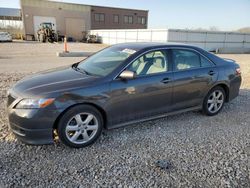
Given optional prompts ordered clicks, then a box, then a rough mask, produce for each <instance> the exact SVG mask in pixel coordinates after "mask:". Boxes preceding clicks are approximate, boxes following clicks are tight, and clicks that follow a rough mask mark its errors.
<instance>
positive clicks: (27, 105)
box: [15, 98, 55, 109]
mask: <svg viewBox="0 0 250 188" xmlns="http://www.w3.org/2000/svg"><path fill="white" fill-rule="evenodd" d="M54 100H55V99H53V98H49V99H23V100H21V101H20V102H19V103H18V104H17V105H16V107H15V108H21V109H34V108H44V107H46V106H48V105H50V104H51V103H52V102H53V101H54Z"/></svg>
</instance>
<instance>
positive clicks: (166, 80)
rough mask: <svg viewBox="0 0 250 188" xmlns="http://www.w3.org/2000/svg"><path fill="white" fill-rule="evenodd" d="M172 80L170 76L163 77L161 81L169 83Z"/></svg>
mask: <svg viewBox="0 0 250 188" xmlns="http://www.w3.org/2000/svg"><path fill="white" fill-rule="evenodd" d="M170 81H171V79H170V78H163V79H162V81H161V82H162V83H164V84H167V83H169V82H170Z"/></svg>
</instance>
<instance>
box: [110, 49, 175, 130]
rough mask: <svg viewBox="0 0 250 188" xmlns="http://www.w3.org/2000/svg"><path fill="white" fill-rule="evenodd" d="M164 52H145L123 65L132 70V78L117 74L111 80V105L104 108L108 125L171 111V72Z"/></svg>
mask: <svg viewBox="0 0 250 188" xmlns="http://www.w3.org/2000/svg"><path fill="white" fill-rule="evenodd" d="M168 54H169V52H168V51H167V50H157V51H151V52H148V53H145V54H144V55H142V56H141V57H139V58H138V59H136V60H135V61H134V62H132V63H131V64H130V65H129V66H128V67H127V70H130V71H134V72H135V73H136V77H135V78H134V79H131V80H121V79H120V78H119V77H118V78H117V79H115V80H113V81H112V82H111V85H110V86H111V87H110V88H111V96H112V97H111V98H112V107H110V108H108V109H107V111H108V114H109V117H111V122H110V123H111V124H112V125H115V124H121V123H126V122H128V121H133V120H138V119H143V118H149V117H152V116H156V115H159V114H162V113H166V112H169V111H170V110H171V101H172V89H173V87H172V79H173V73H172V71H171V70H170V66H169V55H168Z"/></svg>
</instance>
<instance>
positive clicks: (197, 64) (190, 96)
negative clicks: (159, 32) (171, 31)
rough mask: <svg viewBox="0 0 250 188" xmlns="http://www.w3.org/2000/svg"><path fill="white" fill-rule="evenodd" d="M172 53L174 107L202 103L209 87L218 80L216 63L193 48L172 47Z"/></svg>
mask: <svg viewBox="0 0 250 188" xmlns="http://www.w3.org/2000/svg"><path fill="white" fill-rule="evenodd" d="M171 54H172V56H171V57H172V61H173V69H174V80H173V82H174V83H173V109H174V110H181V109H185V108H189V107H194V106H197V105H201V104H202V101H203V98H204V97H205V95H206V93H207V91H208V88H210V87H211V85H213V83H214V82H216V80H217V77H218V71H217V70H216V67H215V65H214V64H213V63H212V62H211V61H210V60H209V59H207V58H206V57H205V56H203V55H201V54H200V53H198V52H196V51H195V50H192V49H172V50H171Z"/></svg>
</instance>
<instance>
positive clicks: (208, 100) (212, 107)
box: [203, 86, 226, 116]
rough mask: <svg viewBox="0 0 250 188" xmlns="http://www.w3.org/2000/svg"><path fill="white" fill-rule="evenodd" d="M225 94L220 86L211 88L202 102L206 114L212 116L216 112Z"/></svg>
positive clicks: (220, 106)
mask: <svg viewBox="0 0 250 188" xmlns="http://www.w3.org/2000/svg"><path fill="white" fill-rule="evenodd" d="M225 99H226V95H225V91H224V89H223V88H222V87H219V86H217V87H214V88H212V89H211V90H210V91H209V92H208V94H207V96H206V97H205V99H204V102H203V112H204V113H205V114H206V115H208V116H214V115H216V114H218V113H219V112H220V111H221V110H222V108H223V106H224V103H225Z"/></svg>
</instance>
